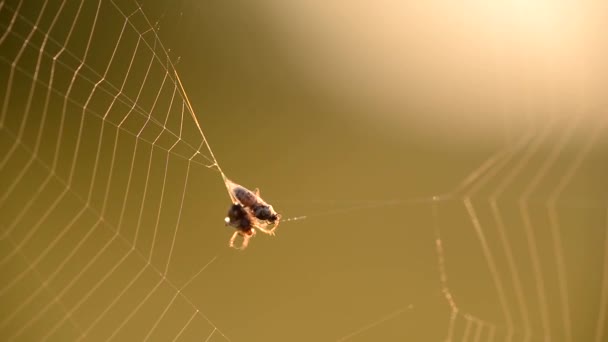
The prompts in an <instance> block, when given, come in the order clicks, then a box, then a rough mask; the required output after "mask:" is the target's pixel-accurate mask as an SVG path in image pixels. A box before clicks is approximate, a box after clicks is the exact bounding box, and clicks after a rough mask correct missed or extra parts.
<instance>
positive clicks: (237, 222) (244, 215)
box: [226, 204, 253, 235]
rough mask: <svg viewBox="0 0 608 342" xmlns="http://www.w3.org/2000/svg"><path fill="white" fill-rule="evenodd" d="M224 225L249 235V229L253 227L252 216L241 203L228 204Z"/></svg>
mask: <svg viewBox="0 0 608 342" xmlns="http://www.w3.org/2000/svg"><path fill="white" fill-rule="evenodd" d="M226 225H228V226H231V227H233V228H236V229H237V230H239V231H241V232H243V233H248V234H249V235H250V234H251V230H252V229H253V218H252V217H251V214H249V212H248V211H247V210H245V208H243V206H242V205H240V204H233V205H231V206H230V209H228V214H227V216H226Z"/></svg>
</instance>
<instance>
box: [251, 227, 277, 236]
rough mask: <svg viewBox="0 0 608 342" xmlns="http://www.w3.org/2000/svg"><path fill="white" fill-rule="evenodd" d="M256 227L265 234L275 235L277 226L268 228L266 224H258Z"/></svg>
mask: <svg viewBox="0 0 608 342" xmlns="http://www.w3.org/2000/svg"><path fill="white" fill-rule="evenodd" d="M255 227H256V228H257V229H259V230H260V231H261V232H262V233H264V234H268V235H270V236H274V235H275V233H274V230H275V228H276V226H274V227H273V228H272V229H268V228H266V226H260V225H256V226H255Z"/></svg>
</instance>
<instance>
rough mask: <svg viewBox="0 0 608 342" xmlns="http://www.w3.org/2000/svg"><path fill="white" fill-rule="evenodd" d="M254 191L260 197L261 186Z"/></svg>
mask: <svg viewBox="0 0 608 342" xmlns="http://www.w3.org/2000/svg"><path fill="white" fill-rule="evenodd" d="M253 193H254V194H255V195H256V196H257V197H260V189H259V188H255V189H254V190H253Z"/></svg>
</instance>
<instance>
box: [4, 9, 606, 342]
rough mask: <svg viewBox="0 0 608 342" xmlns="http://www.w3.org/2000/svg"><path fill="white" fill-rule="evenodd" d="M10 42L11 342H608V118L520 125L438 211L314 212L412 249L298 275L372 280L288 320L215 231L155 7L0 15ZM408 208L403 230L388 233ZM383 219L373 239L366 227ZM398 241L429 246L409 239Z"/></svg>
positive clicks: (415, 205)
mask: <svg viewBox="0 0 608 342" xmlns="http://www.w3.org/2000/svg"><path fill="white" fill-rule="evenodd" d="M66 23H67V24H66ZM0 28H1V29H0V32H1V35H0V47H1V54H0V58H1V60H2V63H1V70H2V72H1V75H2V87H1V88H0V96H2V99H3V100H2V108H1V112H0V115H1V116H0V139H2V142H1V143H0V147H1V148H2V151H1V153H0V156H1V160H0V172H1V175H0V177H1V178H0V179H2V182H1V186H2V192H1V193H0V195H1V197H0V217H1V221H0V229H1V230H2V236H1V240H0V244H1V246H2V247H1V255H0V257H1V259H0V267H1V268H2V283H1V284H0V296H1V297H2V301H3V303H5V304H4V305H3V306H2V309H1V310H0V312H1V315H0V331H1V332H0V334H1V336H3V337H4V338H5V339H6V340H61V341H66V340H142V339H143V340H162V341H166V340H169V341H170V340H203V341H223V340H227V341H230V340H231V339H237V336H238V337H240V339H250V340H260V339H262V340H318V339H322V340H326V339H329V340H339V341H346V340H348V341H350V340H352V341H355V340H361V341H364V340H396V339H407V338H409V339H411V338H412V337H413V336H415V337H416V339H417V340H429V341H438V340H448V341H540V340H545V341H548V340H552V341H553V340H563V341H578V340H591V341H596V342H600V341H603V340H604V339H605V337H606V335H607V334H608V331H607V329H608V328H606V326H607V325H608V323H607V321H608V318H607V317H606V315H607V313H606V310H607V308H608V220H607V218H606V217H607V215H606V213H607V210H608V206H607V205H606V203H607V201H606V191H605V190H606V189H605V186H604V185H603V184H596V186H595V187H592V188H590V187H589V182H588V179H594V180H596V179H599V180H600V182H601V179H602V171H604V172H605V171H606V170H605V157H604V154H605V152H606V149H605V147H606V138H605V137H606V131H607V126H606V119H602V120H601V122H599V123H598V122H595V121H593V125H592V126H590V125H589V123H590V122H591V120H593V119H592V118H591V117H587V116H585V115H583V114H585V113H583V112H584V110H583V109H581V113H575V114H577V115H570V116H565V117H563V118H559V117H556V118H555V119H553V121H551V122H530V124H529V125H528V126H527V127H525V128H524V129H519V128H520V127H518V130H517V134H514V133H513V132H511V133H513V134H512V136H511V137H510V138H509V139H507V140H506V143H505V144H504V145H503V146H501V147H499V148H497V149H496V150H495V151H493V152H492V153H491V154H490V155H489V156H488V157H487V159H486V160H485V161H483V162H481V163H480V164H478V165H476V166H473V167H472V168H471V170H472V171H470V172H469V173H468V175H467V176H466V177H464V179H463V180H462V181H461V182H460V183H459V185H458V186H457V187H455V188H454V189H451V190H449V191H446V192H445V193H443V194H437V195H434V196H428V197H422V198H410V199H403V198H400V199H396V200H390V201H384V200H381V201H363V202H359V203H354V202H353V203H349V202H346V201H340V203H338V204H339V205H336V206H335V208H333V207H334V205H333V204H332V203H331V202H330V201H328V202H319V203H317V204H318V207H319V208H320V209H319V208H317V209H315V208H313V207H314V205H313V204H314V203H313V202H314V201H313V200H310V201H308V204H309V205H310V207H311V209H310V211H309V212H307V214H308V215H307V216H308V217H309V219H308V220H307V221H304V222H306V223H310V224H311V225H312V224H317V225H318V224H321V221H322V220H321V219H324V220H328V221H331V219H332V218H336V219H339V220H340V222H331V223H330V224H328V225H333V226H335V225H337V224H345V225H346V224H348V225H349V226H350V227H353V228H351V229H353V230H354V231H356V230H357V229H359V228H360V229H361V230H363V229H364V227H366V226H372V225H382V226H383V227H388V228H385V229H386V234H387V235H390V234H392V235H394V236H396V238H395V239H394V240H395V241H404V240H409V242H404V243H405V245H403V244H402V243H401V242H400V243H399V244H398V243H397V242H392V241H391V242H388V243H387V242H383V243H386V244H387V247H386V248H385V250H386V251H385V252H384V253H380V255H379V256H371V255H368V254H367V253H365V251H364V250H365V247H366V246H369V245H372V244H375V243H378V244H379V243H380V242H378V241H376V240H374V239H373V238H369V242H368V244H367V245H365V246H356V247H357V248H358V249H356V250H354V249H351V248H349V247H348V246H344V247H337V249H336V250H335V253H334V254H333V259H334V260H319V259H317V258H315V256H310V258H309V259H304V260H299V261H298V260H296V259H293V260H291V262H292V263H293V264H295V265H299V266H300V267H306V268H307V269H309V270H311V271H310V272H313V273H314V272H315V270H320V269H321V268H322V265H321V263H323V262H326V263H329V264H331V263H332V262H334V263H339V262H345V261H344V260H345V259H347V261H348V262H351V263H353V264H357V265H361V267H362V269H363V271H361V272H363V273H362V274H358V275H357V278H349V277H352V276H353V275H351V274H348V273H346V276H345V278H344V279H346V280H344V279H342V280H339V281H337V280H336V278H333V280H332V278H331V276H327V275H324V276H325V277H326V278H325V279H324V280H323V281H322V285H320V286H319V285H316V286H317V287H318V288H317V290H316V292H311V293H309V294H306V293H304V294H301V297H297V296H296V297H284V296H285V294H284V293H280V292H279V294H277V297H275V299H274V300H275V301H276V302H279V301H281V300H282V299H285V298H288V299H289V300H290V301H293V303H290V304H289V305H282V304H280V303H268V310H269V312H270V313H267V312H264V308H262V307H261V306H260V305H253V304H252V303H253V302H251V300H252V299H249V295H247V294H246V291H245V289H244V287H246V285H243V282H245V281H247V282H249V283H255V279H254V278H258V277H259V278H261V280H260V281H262V282H266V283H269V282H271V281H273V280H272V278H269V277H267V276H262V275H259V276H258V275H256V272H255V271H252V270H255V269H256V268H257V269H262V266H256V264H254V263H251V262H248V261H246V260H243V257H242V255H238V254H236V255H235V254H234V253H229V252H227V251H226V250H227V247H226V242H227V239H228V235H227V234H223V233H222V231H221V230H220V229H214V228H213V227H214V226H217V225H218V224H217V222H220V224H221V217H222V216H217V215H223V214H224V211H225V209H226V207H227V206H226V204H227V203H224V202H222V201H218V200H217V198H218V194H221V193H222V191H224V190H223V186H224V185H223V183H222V181H221V180H222V177H223V173H221V169H220V168H219V165H218V163H217V161H216V159H215V156H214V155H213V152H212V150H211V148H210V147H209V144H208V143H207V141H206V138H205V136H204V134H203V128H204V126H200V125H199V123H198V121H197V119H196V116H195V115H194V112H193V108H192V107H191V106H190V103H189V101H188V99H187V96H186V93H185V91H184V88H183V86H182V84H181V82H180V80H179V76H178V74H177V72H176V71H175V67H174V63H176V61H177V59H176V58H175V57H173V56H171V54H170V52H168V50H167V49H165V47H164V46H163V44H162V43H161V41H160V39H159V36H158V25H157V24H155V23H152V21H150V20H149V19H148V17H147V16H146V15H145V13H144V10H143V9H142V7H141V6H140V5H139V4H138V3H136V2H117V1H99V2H68V1H45V2H43V3H40V4H31V3H27V2H25V1H2V2H0ZM579 114H580V115H579ZM589 127H591V128H589ZM508 128H509V127H507V123H505V129H508ZM215 171H220V172H219V173H218V172H215ZM201 198H203V199H210V200H209V201H206V202H202V200H201ZM219 202H221V203H219ZM209 203H214V204H209ZM279 203H280V201H279ZM284 203H288V201H285V202H284ZM201 208H202V209H201ZM395 208H399V209H398V210H399V211H400V212H401V214H402V215H404V217H406V218H404V219H403V220H405V221H407V222H405V223H397V224H395V222H393V221H391V220H392V218H393V217H394V215H390V213H391V212H392V211H394V210H395ZM370 211H373V212H374V216H379V217H381V219H378V220H380V222H377V221H375V222H371V221H369V222H368V221H366V220H365V219H363V220H362V219H361V217H360V215H359V216H357V218H356V220H354V219H353V213H361V212H363V213H365V212H370ZM215 213H217V215H215ZM384 214H386V215H384ZM217 217H220V219H217ZM383 217H386V218H387V219H382V218H383ZM383 220H386V221H383ZM287 224H288V223H287ZM405 226H408V227H415V229H416V230H417V231H419V232H421V235H419V236H418V235H416V237H417V238H418V237H420V239H413V238H411V236H410V235H400V234H403V233H404V228H405ZM306 227H307V229H308V228H310V229H312V227H309V226H308V224H307V225H306ZM390 227H395V228H390ZM224 233H225V232H224ZM405 233H409V234H412V233H413V232H412V231H411V230H410V231H409V232H405ZM328 234H329V233H328ZM256 239H257V238H256ZM189 241H196V243H195V244H192V243H188V242H189ZM284 242H286V243H288V242H289V240H284ZM314 242H315V240H308V242H306V243H307V244H308V245H310V244H311V243H314ZM257 243H261V242H260V241H255V242H254V244H257ZM318 244H319V246H320V248H322V242H318ZM307 251H308V252H307ZM297 252H301V254H310V252H309V250H306V249H304V248H301V249H298V250H297ZM330 255H331V254H330ZM359 255H360V256H359ZM344 256H347V257H344ZM260 258H261V259H260V260H261V261H264V262H268V259H264V257H263V256H262V257H260ZM416 259H420V260H422V261H421V262H420V263H419V264H417V263H416ZM389 260H392V261H393V263H391V262H390V261H389ZM298 262H300V263H299V264H298ZM219 263H222V264H221V266H222V267H219V266H218V264H219ZM233 264H239V265H241V267H240V268H239V267H234V268H230V267H231V265H233ZM366 264H367V266H366ZM391 265H396V266H395V268H394V269H390V272H389V274H390V273H394V274H400V273H404V272H405V273H407V272H412V274H411V276H408V277H407V279H416V278H424V277H425V276H426V277H427V278H428V279H427V280H426V281H420V282H419V283H414V284H410V283H407V282H405V283H404V282H403V281H402V280H398V278H397V277H394V278H388V279H386V280H387V282H388V281H394V282H395V286H394V287H389V285H387V284H382V282H383V281H382V280H383V278H382V277H383V276H384V275H385V274H386V273H380V272H379V271H378V270H379V269H381V268H382V267H388V268H390V267H391ZM366 267H367V268H366ZM230 270H237V271H238V272H240V273H241V274H240V275H236V274H232V273H230ZM279 271H280V270H277V272H279ZM283 271H285V269H283ZM301 273H302V272H299V273H298V274H301ZM321 276H322V275H321V273H320V272H319V274H318V277H321ZM313 277H314V275H313ZM370 279H371V280H370ZM399 279H401V278H399ZM351 280H352V281H351ZM283 281H285V279H283ZM300 281H305V278H301V279H300ZM307 284H308V283H307ZM311 284H312V283H310V284H308V285H311ZM305 285H306V284H305ZM222 289H223V290H222ZM273 289H275V290H276V288H275V287H274V286H273ZM349 289H352V290H353V291H349ZM219 291H221V292H219ZM300 291H302V290H300ZM311 291H312V290H311ZM395 291H397V292H395ZM362 292H363V295H361V293H362ZM235 293H237V294H239V296H240V297H239V296H237V297H236V298H232V297H231V296H232V295H233V294H235ZM263 298H265V299H266V300H269V299H270V298H273V297H263ZM315 298H323V299H322V300H321V299H319V300H315ZM327 298H334V299H335V300H334V301H331V300H327ZM241 300H244V301H245V305H244V307H243V306H241V305H240V304H241ZM307 301H311V302H312V303H313V304H307V303H306V302H307ZM322 304H323V305H324V306H323V307H316V306H315V305H322ZM311 306H312V307H311ZM226 307H227V308H226ZM362 307H367V308H368V309H366V310H357V308H362ZM222 308H224V310H222ZM272 310H275V311H272ZM226 311H227V312H226ZM277 313H278V314H277ZM310 313H313V314H315V315H316V316H317V317H311V316H309V314H310ZM270 316H272V317H270ZM233 317H236V318H237V319H233ZM256 317H257V318H256ZM292 317H294V318H292ZM265 322H266V323H265ZM255 323H262V324H255ZM256 326H262V328H260V329H259V330H255V329H256V328H255V327H256ZM310 326H314V327H315V328H310ZM264 327H267V328H264ZM277 328H283V329H284V330H278V329H277ZM294 329H295V331H297V333H295V332H294Z"/></svg>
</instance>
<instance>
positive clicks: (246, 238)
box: [239, 234, 255, 250]
mask: <svg viewBox="0 0 608 342" xmlns="http://www.w3.org/2000/svg"><path fill="white" fill-rule="evenodd" d="M254 235H255V234H251V235H243V243H242V244H241V248H239V249H240V250H243V249H245V248H247V245H248V244H249V239H251V237H252V236H254Z"/></svg>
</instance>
